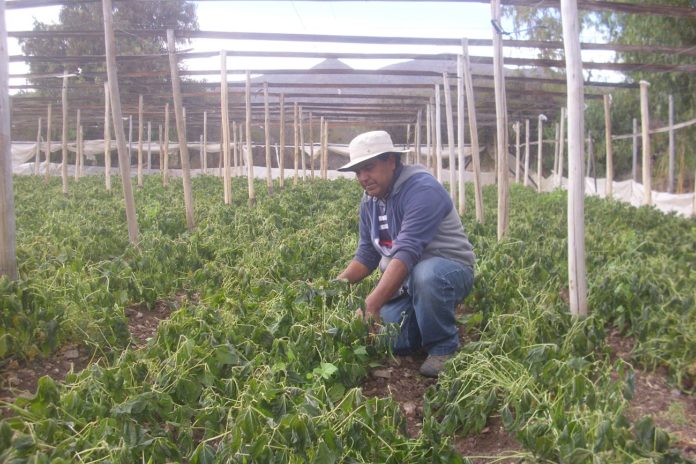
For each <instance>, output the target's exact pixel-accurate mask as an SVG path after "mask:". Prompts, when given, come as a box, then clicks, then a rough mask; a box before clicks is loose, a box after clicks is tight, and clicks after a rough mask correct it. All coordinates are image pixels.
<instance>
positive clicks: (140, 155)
mask: <svg viewBox="0 0 696 464" xmlns="http://www.w3.org/2000/svg"><path fill="white" fill-rule="evenodd" d="M142 186H143V96H142V94H140V95H139V96H138V187H141V188H142Z"/></svg>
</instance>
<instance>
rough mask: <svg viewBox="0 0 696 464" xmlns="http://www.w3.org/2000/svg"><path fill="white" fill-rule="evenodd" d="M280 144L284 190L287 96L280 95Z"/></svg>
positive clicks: (279, 161) (281, 180) (280, 182)
mask: <svg viewBox="0 0 696 464" xmlns="http://www.w3.org/2000/svg"><path fill="white" fill-rule="evenodd" d="M278 143H279V144H280V148H279V150H280V153H278V169H279V170H280V179H279V180H278V186H279V187H280V188H281V189H283V188H284V187H285V94H282V93H281V94H280V134H279V135H278Z"/></svg>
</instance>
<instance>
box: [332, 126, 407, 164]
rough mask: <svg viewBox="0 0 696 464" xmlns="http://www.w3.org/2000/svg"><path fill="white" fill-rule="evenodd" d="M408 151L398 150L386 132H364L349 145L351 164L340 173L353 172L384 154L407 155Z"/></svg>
mask: <svg viewBox="0 0 696 464" xmlns="http://www.w3.org/2000/svg"><path fill="white" fill-rule="evenodd" d="M407 151H408V150H397V149H396V148H394V143H393V142H392V139H391V137H390V136H389V134H388V133H386V132H385V131H372V132H364V133H362V134H360V135H358V136H357V137H355V138H354V139H353V140H351V142H350V145H348V153H349V154H350V162H349V163H348V164H346V165H344V166H341V167H340V168H338V170H339V171H352V170H353V168H354V167H355V166H356V165H357V164H360V163H362V162H363V161H367V160H369V159H372V158H374V157H376V156H379V155H381V154H384V153H406V152H407Z"/></svg>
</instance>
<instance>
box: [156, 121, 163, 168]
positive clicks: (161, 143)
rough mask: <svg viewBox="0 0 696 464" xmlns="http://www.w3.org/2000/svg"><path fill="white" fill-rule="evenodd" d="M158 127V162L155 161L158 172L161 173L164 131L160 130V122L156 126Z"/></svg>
mask: <svg viewBox="0 0 696 464" xmlns="http://www.w3.org/2000/svg"><path fill="white" fill-rule="evenodd" d="M158 129H159V130H158V132H157V146H158V148H159V160H158V161H159V162H158V163H157V167H158V168H159V171H160V173H162V172H163V169H162V147H163V146H164V138H163V137H164V132H163V131H162V124H160V125H159V126H158Z"/></svg>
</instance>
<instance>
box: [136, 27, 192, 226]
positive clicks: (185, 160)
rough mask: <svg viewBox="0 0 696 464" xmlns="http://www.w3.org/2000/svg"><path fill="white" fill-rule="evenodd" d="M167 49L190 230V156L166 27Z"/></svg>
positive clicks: (176, 70) (169, 31)
mask: <svg viewBox="0 0 696 464" xmlns="http://www.w3.org/2000/svg"><path fill="white" fill-rule="evenodd" d="M167 49H168V51H169V70H170V72H171V78H172V94H173V96H174V116H175V118H176V132H177V135H178V138H179V153H180V155H181V176H182V180H183V183H184V207H185V208H186V224H187V226H188V230H189V231H192V230H193V229H194V227H195V225H196V223H195V221H194V216H193V215H194V211H193V208H194V207H193V190H192V188H191V165H190V161H191V158H190V157H189V151H188V143H187V140H186V119H185V116H184V105H183V98H182V96H181V80H180V79H179V67H178V66H177V59H176V44H175V42H174V31H173V30H172V29H167ZM141 119H142V118H141ZM141 132H142V125H141ZM141 138H142V137H141Z"/></svg>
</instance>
